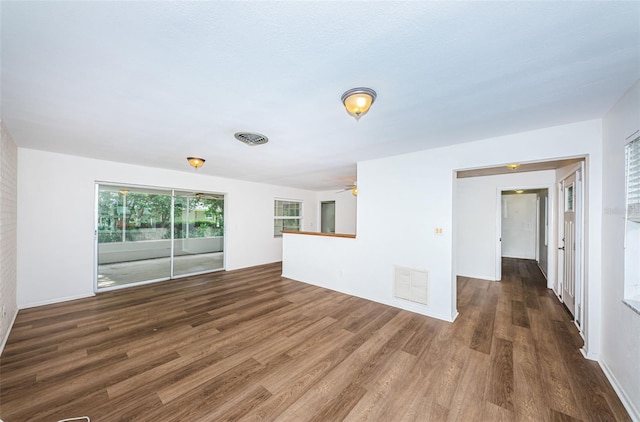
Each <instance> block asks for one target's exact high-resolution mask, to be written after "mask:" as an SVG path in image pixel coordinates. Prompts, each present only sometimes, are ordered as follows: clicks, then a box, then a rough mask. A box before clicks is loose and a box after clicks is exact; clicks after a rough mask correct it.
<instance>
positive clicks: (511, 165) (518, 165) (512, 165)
mask: <svg viewBox="0 0 640 422" xmlns="http://www.w3.org/2000/svg"><path fill="white" fill-rule="evenodd" d="M518 167H520V164H507V168H508V169H511V170H515V169H517V168H518Z"/></svg>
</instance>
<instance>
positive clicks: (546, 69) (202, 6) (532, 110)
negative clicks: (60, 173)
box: [0, 1, 640, 190]
mask: <svg viewBox="0 0 640 422" xmlns="http://www.w3.org/2000/svg"><path fill="white" fill-rule="evenodd" d="M0 8H1V9H0V13H1V19H2V21H1V24H2V27H1V31H2V32H1V48H2V53H1V54H2V56H1V60H2V61H1V66H2V68H1V71H2V74H1V90H0V100H1V110H0V117H1V118H2V120H3V121H4V123H5V125H6V126H7V128H8V129H9V131H10V132H11V134H12V135H13V138H14V140H15V141H16V143H17V144H18V145H19V146H21V147H26V148H35V149H42V150H48V151H56V152H61V153H68V154H75V155H80V156H86V157H94V158H100V159H106V160H114V161H121V162H127V163H135V164H142V165H147V166H154V167H163V168H169V169H176V170H184V171H192V170H191V169H190V168H189V167H188V164H187V162H186V159H185V157H187V156H192V155H193V156H200V157H203V158H205V159H206V160H207V162H206V164H205V166H204V167H203V168H201V169H200V170H199V171H198V173H201V174H210V175H218V176H223V177H230V178H236V179H244V180H251V181H257V182H265V183H272V184H279V185H287V186H294V187H300V188H307V189H314V190H324V189H336V188H341V187H343V186H344V185H345V184H346V183H349V182H351V181H353V179H354V178H355V171H356V165H355V164H356V162H357V161H360V160H366V159H372V158H378V157H382V156H388V155H394V154H399V153H405V152H411V151H417V150H422V149H428V148H433V147H437V146H443V145H448V144H455V143H461V142H466V141H470V140H476V139H482V138H486V137H491V136H499V135H504V134H508V133H514V132H520V131H525V130H530V129H535V128H540V127H548V126H553V125H558V124H564V123H569V122H574V121H579V120H586V119H592V118H599V117H602V116H603V115H604V114H605V113H606V112H607V110H608V109H609V108H610V107H611V106H612V105H613V104H614V103H615V101H616V100H617V99H618V98H619V97H620V96H621V95H622V94H623V93H624V91H625V90H626V89H628V88H629V87H630V86H631V85H632V84H633V82H634V81H635V80H636V79H638V78H639V77H640V2H615V1H607V2H392V1H387V2H324V1H323V2H222V1H221V2H91V1H89V2H56V1H46V2H26V1H25V2H11V1H2V2H1V3H0ZM356 86H368V87H371V88H373V89H375V90H376V91H377V92H378V99H377V101H376V103H375V104H374V105H373V107H372V109H371V111H370V112H369V114H367V115H366V116H364V117H363V118H362V119H361V120H360V121H359V122H356V121H355V120H354V119H353V118H352V117H350V116H348V115H347V114H346V112H345V111H344V109H343V108H342V106H341V104H340V96H341V94H342V93H343V92H344V91H346V90H347V89H349V88H353V87H356ZM238 131H255V132H259V133H262V134H265V135H267V136H268V137H269V139H270V142H269V143H268V144H266V145H262V146H255V147H249V146H246V145H244V144H242V143H240V142H238V141H237V140H235V139H234V137H233V134H234V133H235V132H238Z"/></svg>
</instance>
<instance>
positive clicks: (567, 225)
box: [560, 173, 577, 315]
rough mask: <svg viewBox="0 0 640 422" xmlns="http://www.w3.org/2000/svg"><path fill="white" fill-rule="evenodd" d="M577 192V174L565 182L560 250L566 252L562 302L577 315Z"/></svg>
mask: <svg viewBox="0 0 640 422" xmlns="http://www.w3.org/2000/svg"><path fill="white" fill-rule="evenodd" d="M576 193H577V190H576V175H575V173H574V174H572V175H571V176H569V177H568V178H567V179H565V180H564V189H563V194H564V195H563V196H564V216H563V218H564V237H563V239H562V241H563V242H562V243H563V244H562V246H560V250H561V251H563V252H564V259H563V260H562V261H563V267H564V268H563V277H562V281H563V283H562V300H563V302H564V304H565V306H566V307H567V309H569V312H571V315H575V304H576V208H577V203H576V202H577V195H576Z"/></svg>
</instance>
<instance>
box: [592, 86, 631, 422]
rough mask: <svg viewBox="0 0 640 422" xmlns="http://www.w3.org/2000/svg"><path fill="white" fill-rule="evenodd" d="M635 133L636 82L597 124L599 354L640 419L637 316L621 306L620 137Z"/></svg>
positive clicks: (622, 184)
mask: <svg viewBox="0 0 640 422" xmlns="http://www.w3.org/2000/svg"><path fill="white" fill-rule="evenodd" d="M638 129H640V81H638V82H636V84H635V85H634V86H633V87H631V89H630V90H629V91H628V92H627V93H626V94H625V95H624V96H623V97H622V98H621V99H620V100H619V101H618V103H617V104H616V105H615V106H614V107H613V108H612V109H611V111H609V113H608V114H607V115H606V116H605V117H604V120H603V158H604V160H603V161H604V166H603V190H602V192H603V193H602V207H603V208H602V211H603V218H602V250H603V251H604V252H605V253H603V255H602V278H603V280H606V283H603V284H602V295H601V301H602V309H603V312H602V350H601V354H600V362H601V364H602V366H603V368H604V369H605V373H607V375H608V376H609V378H610V380H611V381H612V384H613V385H614V387H616V389H617V390H618V393H619V394H620V395H621V396H622V397H623V400H624V401H625V402H626V404H627V409H628V410H629V411H630V413H632V415H633V416H635V420H640V315H639V314H637V313H635V312H634V311H633V310H631V309H630V308H629V307H627V306H626V305H624V304H623V303H622V299H623V294H624V261H623V256H624V244H623V239H624V229H625V226H624V220H625V175H624V168H625V164H624V147H625V144H626V142H628V141H630V140H632V139H633V138H634V137H635V136H634V137H631V138H629V139H626V138H627V137H629V136H630V135H631V134H632V133H634V132H635V131H636V130H638Z"/></svg>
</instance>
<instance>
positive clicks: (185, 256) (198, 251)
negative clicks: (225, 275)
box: [173, 191, 224, 277]
mask: <svg viewBox="0 0 640 422" xmlns="http://www.w3.org/2000/svg"><path fill="white" fill-rule="evenodd" d="M174 218H175V222H174V230H173V237H174V244H173V246H174V248H173V250H174V261H173V276H174V277H178V276H184V275H189V274H199V273H203V272H209V271H214V270H219V269H222V268H224V259H223V258H224V196H223V195H219V194H213V193H193V192H178V191H176V192H175V198H174Z"/></svg>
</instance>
